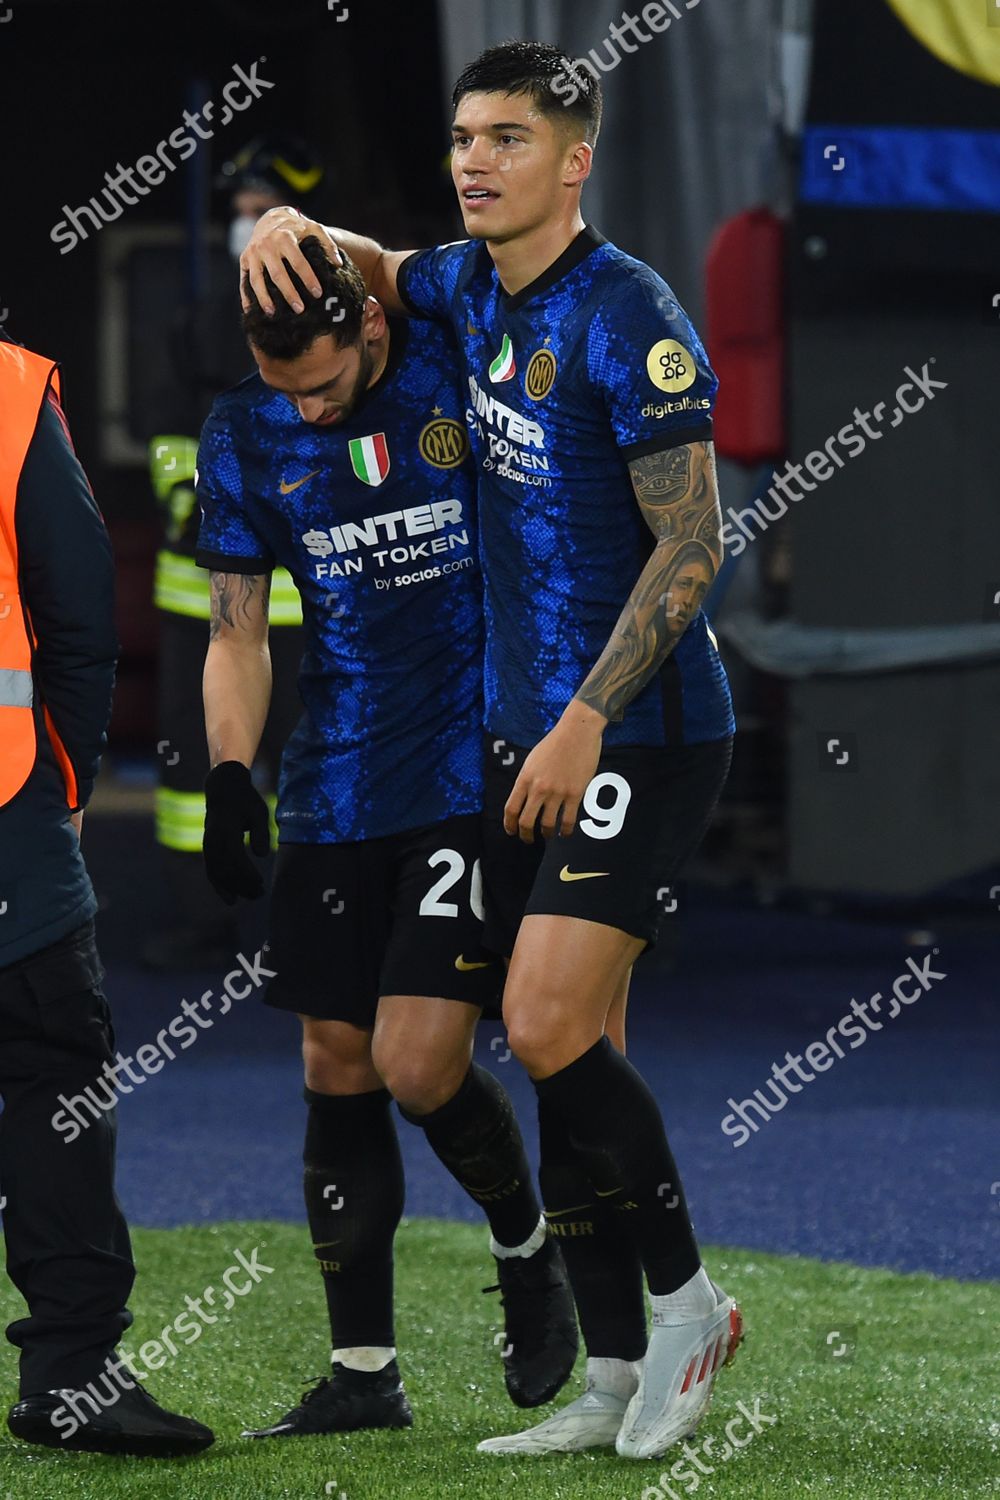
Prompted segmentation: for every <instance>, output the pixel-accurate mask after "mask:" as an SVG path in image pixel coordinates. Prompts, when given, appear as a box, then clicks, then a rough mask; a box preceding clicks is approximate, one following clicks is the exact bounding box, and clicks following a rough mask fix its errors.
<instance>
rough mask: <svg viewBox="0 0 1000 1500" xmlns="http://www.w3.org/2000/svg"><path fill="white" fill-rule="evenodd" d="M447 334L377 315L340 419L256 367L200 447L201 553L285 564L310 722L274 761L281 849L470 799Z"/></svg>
mask: <svg viewBox="0 0 1000 1500" xmlns="http://www.w3.org/2000/svg"><path fill="white" fill-rule="evenodd" d="M463 411H464V401H463V399H462V395H461V391H460V389H459V385H458V378H457V374H456V350H455V348H454V344H453V341H452V339H451V337H450V335H449V334H448V333H447V332H446V330H444V329H443V328H441V327H439V326H438V325H436V324H428V323H425V324H416V323H414V324H409V323H408V322H407V320H406V319H400V320H398V321H396V320H391V322H390V349H389V360H388V363H387V365H386V369H385V370H384V372H383V374H382V375H381V377H380V378H379V380H378V381H377V382H376V384H375V385H374V386H373V387H371V389H370V390H368V391H367V392H366V393H365V395H364V397H363V399H362V401H361V402H360V403H359V405H358V406H357V407H356V408H355V410H354V411H353V412H352V413H351V415H350V417H349V418H348V419H347V420H346V421H344V422H341V423H338V424H337V425H336V426H333V427H322V426H317V425H315V424H310V423H307V422H304V421H302V419H301V418H300V416H299V414H298V411H297V409H296V407H295V405H294V404H293V402H292V401H291V400H290V399H289V398H288V397H287V396H284V395H282V394H280V393H278V392H276V391H273V390H271V389H269V388H268V387H267V386H266V385H265V384H264V383H263V381H262V380H261V379H260V377H259V375H252V376H250V377H249V378H248V379H246V380H244V381H243V382H242V383H241V384H240V385H238V386H236V387H235V388H234V389H233V390H231V391H228V392H226V393H224V394H223V395H221V396H219V397H218V398H217V400H216V402H215V405H214V406H213V408H212V412H211V415H210V416H209V418H208V421H207V422H206V423H205V427H204V430H203V432H202V436H201V445H200V448H199V451H198V474H197V480H196V484H197V493H198V499H199V502H200V504H201V507H202V513H203V518H202V524H201V530H200V532H199V537H198V550H197V554H196V556H197V560H198V562H200V563H201V564H202V566H204V567H207V568H212V569H215V570H217V571H220V572H242V573H264V572H269V571H270V570H271V569H272V568H273V567H274V566H275V564H278V563H280V564H281V565H282V566H283V567H285V568H287V569H288V571H289V572H290V573H291V575H292V577H293V578H294V580H295V582H296V584H297V585H298V588H299V591H300V593H301V596H302V613H303V623H304V628H305V650H304V655H303V660H302V668H301V673H300V678H299V690H300V693H301V697H302V700H303V704H304V706H305V713H304V715H303V718H302V720H301V722H300V724H299V727H298V728H297V730H296V731H295V733H294V734H293V735H292V737H291V739H290V740H289V743H288V746H287V748H286V750H285V754H284V757H283V759H282V770H281V779H280V784H279V791H278V809H277V822H278V827H279V836H280V838H281V840H282V842H285V843H342V842H349V841H354V840H357V839H371V838H378V837H382V836H384V835H388V834H391V833H399V832H403V831H405V830H406V829H409V828H418V827H423V826H424V825H425V824H429V823H436V822H439V821H441V820H442V819H444V818H447V817H450V816H452V815H453V814H456V813H470V812H477V811H478V810H479V808H480V806H481V791H482V787H481V776H482V773H481V764H480V762H481V736H482V674H483V649H482V636H483V627H482V590H481V585H480V573H479V564H478V557H477V543H476V534H475V505H474V500H475V487H474V474H473V470H472V465H471V461H470V459H469V456H468V453H469V443H468V438H467V435H466V429H465V422H464V416H463Z"/></svg>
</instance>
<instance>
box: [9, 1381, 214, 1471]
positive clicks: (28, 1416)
mask: <svg viewBox="0 0 1000 1500" xmlns="http://www.w3.org/2000/svg"><path fill="white" fill-rule="evenodd" d="M71 1398H72V1399H73V1400H74V1405H69V1404H68V1403H69V1401H70V1399H71ZM94 1405H95V1402H94V1401H93V1400H91V1399H90V1397H89V1395H88V1393H87V1392H86V1391H72V1390H61V1391H42V1392H41V1393H40V1394H39V1395H37V1396H25V1397H24V1399H23V1400H22V1401H18V1402H17V1404H16V1405H14V1406H12V1407H11V1409H10V1411H9V1412H8V1413H7V1426H8V1427H9V1428H10V1430H11V1432H12V1433H13V1434H14V1436H15V1437H19V1438H23V1439H24V1441H25V1442H26V1443H41V1444H42V1445H43V1447H46V1448H62V1449H69V1450H72V1451H73V1452H74V1453H131V1454H134V1455H136V1457H138V1458H178V1457H180V1456H181V1455H183V1454H186V1453H200V1452H201V1451H202V1449H203V1448H208V1447H209V1446H210V1445H211V1444H212V1443H214V1442H215V1434H214V1432H212V1430H211V1428H209V1427H203V1426H202V1424H201V1423H200V1422H193V1421H192V1420H191V1418H190V1417H179V1416H177V1415H176V1413H175V1412H172V1411H165V1410H164V1409H163V1407H162V1406H159V1405H158V1404H157V1402H155V1401H154V1400H153V1398H152V1396H151V1395H150V1394H149V1392H148V1391H146V1390H144V1389H143V1387H142V1386H141V1385H139V1384H136V1385H135V1387H134V1388H133V1389H132V1390H123V1391H122V1392H121V1394H120V1395H119V1396H118V1397H117V1399H116V1400H114V1401H112V1402H111V1404H110V1405H109V1406H107V1407H106V1408H102V1409H101V1410H100V1411H99V1412H95V1411H94Z"/></svg>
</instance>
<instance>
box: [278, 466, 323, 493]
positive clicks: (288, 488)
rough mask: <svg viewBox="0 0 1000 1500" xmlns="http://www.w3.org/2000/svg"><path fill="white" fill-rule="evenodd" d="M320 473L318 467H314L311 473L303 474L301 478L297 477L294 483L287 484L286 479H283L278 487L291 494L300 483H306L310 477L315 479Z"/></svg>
mask: <svg viewBox="0 0 1000 1500" xmlns="http://www.w3.org/2000/svg"><path fill="white" fill-rule="evenodd" d="M318 473H319V470H318V469H313V471H312V473H311V474H303V476H302V478H301V479H296V480H295V481H294V482H293V483H292V484H286V483H285V481H284V480H282V481H281V483H280V484H279V485H278V489H279V490H280V491H281V493H282V494H283V495H290V494H291V493H292V490H297V489H298V487H299V485H300V484H306V483H308V481H309V480H310V479H315V478H316V475H317V474H318Z"/></svg>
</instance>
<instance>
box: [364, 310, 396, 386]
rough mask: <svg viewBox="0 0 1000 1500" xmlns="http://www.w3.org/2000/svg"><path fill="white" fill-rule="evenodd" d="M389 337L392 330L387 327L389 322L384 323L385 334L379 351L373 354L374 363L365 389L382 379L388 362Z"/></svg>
mask: <svg viewBox="0 0 1000 1500" xmlns="http://www.w3.org/2000/svg"><path fill="white" fill-rule="evenodd" d="M391 338H392V332H391V330H390V328H389V324H388V323H386V325H385V334H384V336H383V338H382V341H381V342H382V348H381V352H380V353H379V354H377V355H376V356H375V364H374V366H373V368H372V373H371V378H370V380H369V381H368V384H367V386H366V387H365V389H366V390H369V391H370V390H371V388H372V386H373V385H378V383H379V381H380V380H381V379H382V376H383V375H384V374H385V367H386V365H387V364H388V363H389V341H390V339H391Z"/></svg>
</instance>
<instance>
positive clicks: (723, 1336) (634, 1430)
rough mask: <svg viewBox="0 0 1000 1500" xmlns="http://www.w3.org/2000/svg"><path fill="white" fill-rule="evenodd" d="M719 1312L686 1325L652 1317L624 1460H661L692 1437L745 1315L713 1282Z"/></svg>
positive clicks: (622, 1441) (627, 1421)
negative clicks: (677, 1444)
mask: <svg viewBox="0 0 1000 1500" xmlns="http://www.w3.org/2000/svg"><path fill="white" fill-rule="evenodd" d="M712 1287H713V1289H714V1291H715V1294H716V1297H717V1299H718V1300H717V1302H716V1306H715V1311H714V1312H711V1313H708V1314H707V1315H706V1316H704V1317H700V1318H691V1319H690V1320H688V1321H686V1322H684V1323H663V1322H658V1321H657V1315H656V1314H655V1313H654V1315H653V1328H652V1332H651V1333H650V1338H649V1348H648V1349H647V1350H646V1357H645V1359H644V1360H643V1363H642V1373H641V1375H640V1378H639V1389H638V1390H637V1391H636V1393H635V1395H634V1396H633V1397H632V1399H631V1401H630V1402H629V1404H628V1409H627V1410H626V1412H625V1416H624V1419H623V1421H622V1424H621V1427H620V1429H619V1432H618V1437H617V1439H616V1441H615V1448H616V1449H617V1451H618V1453H619V1454H620V1455H621V1457H622V1458H656V1457H658V1456H659V1454H661V1453H664V1452H665V1451H666V1450H667V1449H668V1448H669V1447H671V1446H672V1445H673V1444H674V1443H679V1442H680V1441H681V1439H682V1438H686V1437H690V1435H691V1433H692V1432H694V1430H695V1428H696V1427H697V1426H698V1423H699V1422H700V1421H701V1419H702V1417H703V1416H704V1415H705V1413H706V1411H707V1410H708V1405H709V1402H710V1401H711V1399H712V1386H713V1385H714V1383H715V1376H716V1374H717V1373H718V1371H719V1370H720V1369H721V1367H722V1366H723V1365H724V1364H728V1363H729V1361H730V1360H731V1359H732V1358H733V1355H734V1354H735V1353H736V1350H737V1347H738V1346H739V1343H740V1340H741V1339H742V1337H743V1315H742V1313H741V1312H740V1309H739V1307H738V1306H737V1304H736V1303H735V1302H734V1301H733V1299H732V1297H727V1296H726V1294H725V1292H724V1291H723V1290H722V1288H721V1287H719V1286H716V1284H715V1282H714V1281H713V1282H712Z"/></svg>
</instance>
